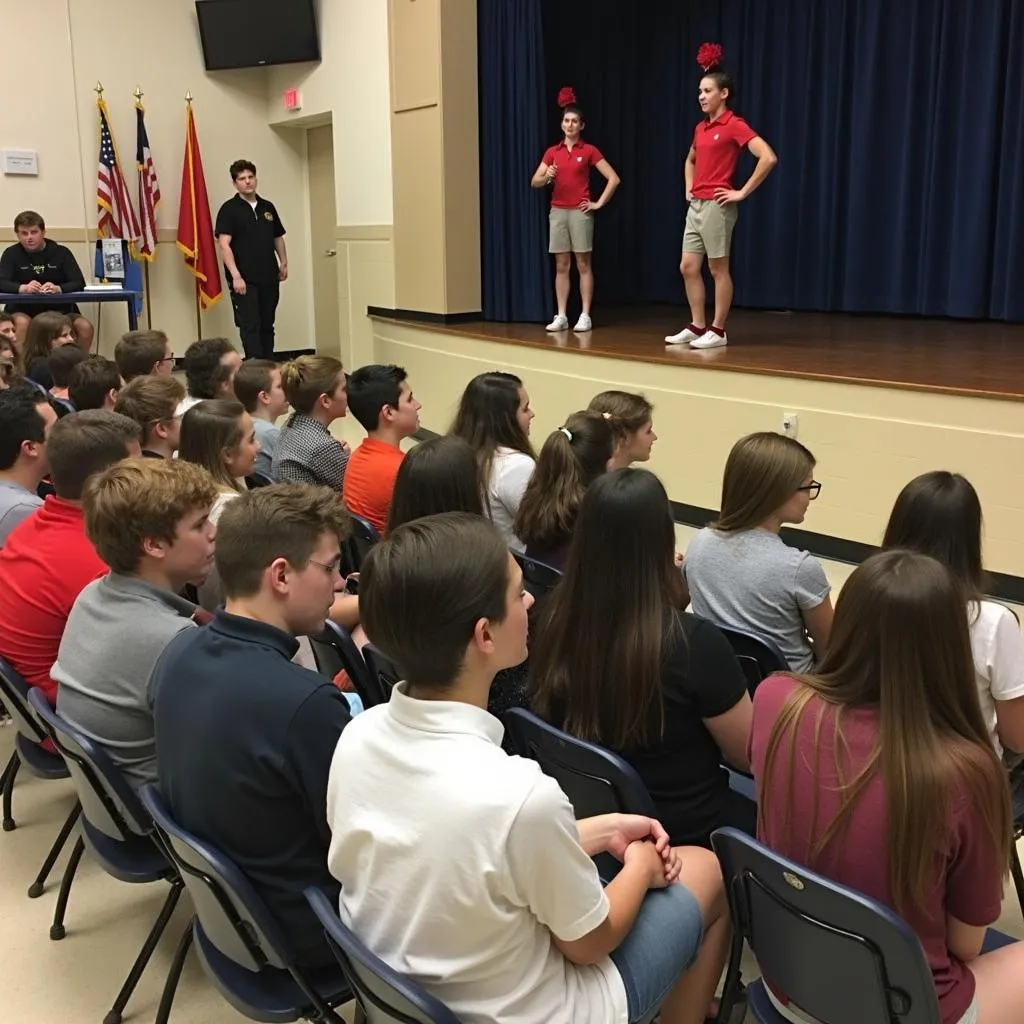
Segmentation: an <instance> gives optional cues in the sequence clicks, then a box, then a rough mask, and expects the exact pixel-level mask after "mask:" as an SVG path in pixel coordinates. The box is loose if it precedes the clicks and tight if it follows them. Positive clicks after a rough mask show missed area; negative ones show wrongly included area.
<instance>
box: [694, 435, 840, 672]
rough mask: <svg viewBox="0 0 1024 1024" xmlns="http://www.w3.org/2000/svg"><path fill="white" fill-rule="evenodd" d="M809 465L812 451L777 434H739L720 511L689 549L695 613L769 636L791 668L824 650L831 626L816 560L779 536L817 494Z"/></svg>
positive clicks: (805, 667) (806, 665) (804, 665)
mask: <svg viewBox="0 0 1024 1024" xmlns="http://www.w3.org/2000/svg"><path fill="white" fill-rule="evenodd" d="M814 465H815V460H814V456H813V455H812V454H811V452H809V451H808V450H807V449H806V448H805V447H804V446H803V445H802V444H800V443H799V442H798V441H794V440H793V439H792V438H789V437H783V435H782V434H773V433H770V432H764V433H758V434H749V435H748V436H747V437H742V438H740V440H739V441H737V442H736V443H735V444H734V445H733V447H732V451H730V452H729V458H728V460H727V461H726V463H725V473H724V474H723V478H722V511H721V513H720V514H719V517H718V519H717V521H715V522H713V523H711V524H710V526H707V527H705V528H704V529H703V530H700V531H699V532H698V533H697V535H696V536H695V537H694V538H693V540H691V541H690V546H689V547H688V548H687V550H686V565H685V573H686V583H687V586H688V587H689V590H690V597H691V600H692V605H693V611H694V614H696V615H700V616H702V617H703V618H705V619H710V620H711V621H712V622H714V623H717V624H718V625H719V626H725V627H727V628H728V629H736V630H740V631H742V632H744V633H752V634H753V635H754V636H757V637H761V638H763V639H765V640H770V641H772V642H773V643H774V644H775V645H776V646H777V647H778V648H779V650H780V651H781V653H782V654H783V655H784V656H785V659H786V662H787V663H788V665H789V667H790V668H791V669H793V670H794V671H796V672H807V671H810V669H811V668H812V666H813V665H814V661H815V658H816V657H817V658H820V657H821V655H822V653H823V652H824V650H825V647H826V645H827V643H828V634H829V629H830V627H831V625H832V601H831V599H830V597H829V591H830V589H831V588H830V587H829V582H828V580H827V579H826V578H825V570H824V569H823V568H822V567H821V563H820V562H819V561H818V560H817V559H816V558H814V556H813V555H810V554H808V553H807V552H806V551H800V550H798V549H797V548H792V547H789V546H788V545H787V544H786V543H785V542H784V541H783V540H782V538H781V536H780V535H779V534H780V531H781V529H782V527H783V526H784V525H786V524H787V523H802V522H803V521H804V516H805V515H806V514H807V509H808V506H809V505H810V503H811V502H812V501H813V500H814V499H815V498H817V497H818V494H819V493H820V491H821V484H820V483H818V481H817V480H815V479H814V475H813V474H814ZM808 634H810V637H811V640H813V642H814V646H813V647H812V646H811V644H810V643H808V640H807V635H808Z"/></svg>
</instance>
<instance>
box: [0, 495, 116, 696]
mask: <svg viewBox="0 0 1024 1024" xmlns="http://www.w3.org/2000/svg"><path fill="white" fill-rule="evenodd" d="M106 573H107V567H106V565H104V563H103V562H102V561H101V560H100V557H99V555H97V554H96V551H95V549H94V548H93V546H92V544H91V543H90V541H89V538H88V537H86V535H85V521H84V518H83V516H82V509H81V506H79V505H75V504H73V503H72V502H69V501H64V500H63V499H62V498H54V497H49V498H47V499H46V501H45V502H44V504H43V507H42V508H40V509H39V510H38V511H36V512H34V513H33V514H32V515H30V516H29V517H28V518H27V519H25V520H23V521H22V522H21V523H19V524H18V525H17V526H16V527H15V528H14V530H12V531H11V535H10V536H9V537H8V538H7V543H5V544H4V546H3V548H0V655H3V657H4V658H6V659H7V660H8V661H9V662H10V663H11V665H12V666H13V667H14V668H15V669H17V671H18V672H20V673H21V674H22V675H23V676H24V677H25V679H26V680H27V681H28V684H29V685H30V686H38V687H40V688H41V689H42V690H43V691H44V692H45V693H46V697H47V700H49V702H50V703H51V704H56V702H57V684H56V683H55V682H54V681H53V680H52V679H51V678H50V669H51V668H52V667H53V663H54V662H55V661H56V660H57V650H58V648H59V647H60V638H61V637H62V636H63V634H64V624H65V623H66V622H67V619H68V615H69V614H70V613H71V606H72V605H73V604H74V603H75V598H77V597H78V595H79V594H80V593H81V592H82V590H83V588H84V587H85V586H86V584H88V583H91V582H92V581H93V580H95V579H98V578H99V577H100V576H104V575H106Z"/></svg>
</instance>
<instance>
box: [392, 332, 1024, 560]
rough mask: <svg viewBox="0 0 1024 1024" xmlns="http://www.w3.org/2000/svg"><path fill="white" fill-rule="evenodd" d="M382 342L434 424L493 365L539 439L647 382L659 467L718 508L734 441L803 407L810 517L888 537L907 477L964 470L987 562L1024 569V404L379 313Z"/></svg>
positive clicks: (447, 416) (874, 539) (830, 527)
mask: <svg viewBox="0 0 1024 1024" xmlns="http://www.w3.org/2000/svg"><path fill="white" fill-rule="evenodd" d="M374 354H375V357H376V359H377V361H379V362H396V363H400V364H401V365H403V366H405V367H406V368H407V369H408V370H409V375H410V378H411V379H412V381H413V385H414V387H415V389H416V395H417V397H418V398H419V399H420V400H421V401H422V402H423V411H422V413H421V418H422V422H423V424H424V426H426V427H429V428H430V429H432V430H437V431H444V430H446V429H447V427H448V425H449V423H450V422H451V418H452V415H453V413H454V411H455V406H456V403H457V401H458V398H459V395H460V393H461V391H462V389H463V387H464V386H465V384H466V382H467V381H468V380H469V379H470V378H471V377H473V376H474V375H475V374H477V373H482V372H483V371H485V370H489V369H498V368H500V369H505V370H509V371H510V372H513V373H517V374H519V375H520V376H521V377H522V378H523V380H524V381H525V383H526V386H527V389H528V391H529V393H530V396H531V399H532V403H533V407H534V409H535V410H536V412H537V418H536V420H535V421H534V427H533V439H534V443H535V444H537V445H540V444H541V443H542V441H543V438H544V436H545V435H546V434H547V433H548V432H549V431H551V430H552V429H554V428H555V427H557V426H558V425H559V423H560V422H561V420H562V418H563V417H564V416H565V415H566V414H567V413H569V412H571V411H573V410H575V409H580V408H585V407H586V405H587V402H588V401H589V400H590V398H591V397H592V396H593V395H594V394H595V393H596V392H598V391H602V390H605V389H606V388H611V387H616V388H625V389H628V390H637V391H643V392H644V393H645V394H646V395H647V397H648V398H650V399H651V401H652V402H654V404H655V430H656V431H657V433H658V436H659V441H658V443H657V444H656V445H655V446H654V452H653V456H652V459H651V462H650V468H651V469H652V470H653V471H654V472H656V473H657V474H658V475H659V476H660V477H661V478H662V480H663V481H664V482H665V486H666V487H667V488H668V492H669V495H670V496H671V497H672V498H673V499H674V500H676V501H681V502H685V503H688V504H692V505H700V506H705V507H708V508H717V507H718V501H719V493H720V488H721V472H722V467H723V465H724V463H725V458H726V455H727V454H728V451H729V448H730V447H731V445H732V444H733V442H734V441H735V440H736V439H737V438H738V437H740V436H742V435H743V434H746V433H749V432H751V431H754V430H778V429H780V427H781V420H782V414H783V412H784V411H795V412H797V413H798V414H799V424H800V440H801V441H802V442H803V443H804V444H806V445H807V446H808V447H809V448H810V449H811V450H812V451H813V452H814V453H815V455H816V456H817V459H818V467H817V470H816V476H817V478H818V479H819V480H821V481H822V482H823V483H824V488H823V490H822V494H821V498H820V499H819V500H818V501H816V502H815V503H814V504H813V505H812V506H811V511H810V515H809V516H808V519H807V522H806V529H808V530H812V531H815V532H818V533H825V534H831V535H834V536H837V537H845V538H849V539H851V540H857V541H863V542H866V543H871V544H877V543H879V541H880V540H881V537H882V534H883V532H884V528H885V522H886V519H887V517H888V513H889V509H890V508H891V506H892V503H893V500H894V499H895V497H896V495H897V493H898V492H899V490H900V488H901V487H902V486H903V485H904V484H905V483H906V482H907V481H908V480H910V479H911V478H912V477H914V476H916V475H917V474H919V473H923V472H926V471H928V470H931V469H938V468H944V469H950V470H955V471H959V472H962V473H964V474H965V475H967V476H968V477H969V478H970V479H971V481H972V482H973V483H974V485H975V487H977V489H978V492H979V494H980V496H981V500H982V503H983V505H984V508H985V517H986V563H987V565H988V568H989V569H992V570H994V571H1000V572H1006V573H1012V574H1014V575H1024V536H1022V535H1021V532H1020V522H1021V516H1022V514H1024V406H1021V405H1020V404H1019V403H1013V402H997V401H987V400H984V399H977V398H962V397H951V396H946V395H939V394H928V393H923V392H914V391H898V390H894V389H885V388H865V387H857V386H853V385H845V384H829V383H821V382H815V381H806V380H795V379H790V378H785V377H765V376H757V375H750V374H743V373H728V372H724V371H718V370H708V369H699V368H692V367H685V366H678V367H666V366H663V365H655V364H644V363H635V362H627V361H624V360H613V359H607V358H604V357H600V356H590V355H586V354H583V355H580V354H577V353H572V352H560V351H558V350H545V349H532V348H525V347H522V346H516V345H504V344H501V343H498V342H490V341H483V340H480V339H476V338H466V337H462V336H458V335H452V334H445V333H441V332H439V331H432V330H429V329H425V328H414V327H407V326H402V325H398V324H395V323H392V322H389V321H378V322H375V325H374Z"/></svg>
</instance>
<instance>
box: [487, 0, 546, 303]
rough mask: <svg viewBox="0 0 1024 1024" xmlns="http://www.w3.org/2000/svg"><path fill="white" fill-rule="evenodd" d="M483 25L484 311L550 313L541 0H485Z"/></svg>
mask: <svg viewBox="0 0 1024 1024" xmlns="http://www.w3.org/2000/svg"><path fill="white" fill-rule="evenodd" d="M477 33H478V47H479V58H478V59H479V67H480V74H479V90H480V180H481V196H480V200H481V225H480V239H481V247H482V252H481V256H482V265H483V289H482V290H483V314H484V317H485V318H486V319H488V320H547V318H548V316H550V314H551V311H552V310H553V308H554V306H553V302H554V299H553V286H552V280H551V277H552V274H551V270H550V268H549V266H548V264H549V262H550V258H549V257H548V256H547V255H546V253H547V212H546V205H545V198H546V190H545V192H542V191H540V190H535V189H532V188H530V176H531V175H532V174H533V171H534V168H535V167H536V166H537V164H538V163H539V162H540V159H541V157H542V156H543V155H544V150H545V149H546V148H547V146H549V145H550V144H551V140H548V139H546V135H545V124H546V114H545V93H544V42H543V33H542V21H541V0H479V3H478V5H477ZM552 102H553V101H552Z"/></svg>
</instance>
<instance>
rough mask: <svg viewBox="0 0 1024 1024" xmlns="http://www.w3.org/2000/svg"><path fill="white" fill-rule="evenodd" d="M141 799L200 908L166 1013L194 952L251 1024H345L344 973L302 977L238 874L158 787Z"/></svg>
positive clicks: (175, 965) (177, 960)
mask: <svg viewBox="0 0 1024 1024" xmlns="http://www.w3.org/2000/svg"><path fill="white" fill-rule="evenodd" d="M139 796H140V798H141V800H142V803H143V805H144V806H145V808H146V810H147V811H148V812H149V814H150V816H151V818H152V820H153V823H154V825H155V827H156V831H157V835H158V836H159V837H160V840H161V842H162V843H163V845H164V847H165V849H166V850H167V852H168V854H169V856H170V857H171V858H172V859H173V861H174V862H175V864H176V865H177V867H178V869H179V871H180V872H181V877H182V880H183V881H184V883H185V887H186V888H187V889H188V891H189V895H190V896H191V897H192V903H193V905H194V907H195V917H194V918H193V920H192V926H191V927H190V928H189V929H187V930H186V932H185V934H184V935H183V936H182V938H181V942H180V943H179V945H178V950H177V952H176V953H175V955H174V960H173V962H172V964H171V970H170V975H169V976H168V979H167V986H166V987H165V989H164V998H163V1000H161V1007H163V1005H164V1004H165V1003H166V1004H169V1002H170V1000H171V999H172V998H173V992H174V988H175V987H176V986H177V983H178V978H179V976H180V974H181V969H182V967H183V966H184V963H185V957H186V956H187V955H188V951H189V947H190V946H191V945H193V944H194V945H195V948H196V953H197V954H198V956H199V962H200V963H201V964H202V966H203V969H204V970H205V971H206V974H207V976H208V977H209V978H210V980H211V981H212V982H213V983H214V985H215V986H216V987H217V989H218V991H219V992H220V993H221V995H222V996H223V997H224V998H225V999H226V1000H227V1002H228V1003H230V1004H231V1005H232V1006H233V1007H234V1008H235V1009H236V1010H237V1011H238V1012H239V1013H241V1014H243V1015H244V1016H246V1017H248V1018H249V1019H250V1020H257V1021H269V1022H277V1021H281V1022H285V1021H296V1020H303V1019H306V1020H313V1021H332V1022H337V1024H340V1021H341V1018H340V1017H339V1016H338V1015H337V1014H336V1013H335V1012H334V1011H333V1010H332V1009H331V1007H332V1006H337V1005H338V1004H340V1003H344V1002H347V1001H348V1000H350V999H351V998H352V992H351V990H350V989H349V987H348V983H347V982H346V981H345V976H344V974H343V972H342V971H341V970H340V969H338V968H335V967H333V966H332V967H329V968H327V969H325V970H321V971H305V970H303V969H302V968H301V967H300V966H299V965H298V964H297V963H296V961H295V957H294V956H293V955H292V953H291V952H290V950H289V947H288V943H287V942H286V940H285V938H284V935H283V934H282V932H281V929H280V927H279V925H278V924H277V922H276V921H275V920H274V918H273V916H272V914H271V913H270V911H269V909H268V908H267V905H266V904H265V903H264V902H263V900H262V899H261V898H260V896H259V895H258V894H257V893H256V891H255V889H253V887H252V884H251V883H250V882H249V880H248V879H247V878H246V877H245V875H244V874H243V873H242V872H241V871H240V870H239V869H238V867H237V866H236V865H235V864H233V863H232V862H231V861H230V860H229V859H228V858H227V857H225V856H224V854H223V853H221V852H220V851H219V850H217V849H216V848H215V847H213V846H212V845H211V844H209V843H207V842H205V841H204V840H202V839H200V838H198V837H197V836H194V835H192V834H191V833H189V832H187V831H186V830H185V829H183V828H182V827H181V826H180V825H179V824H178V823H177V822H175V821H174V819H173V818H172V817H171V815H170V812H169V811H168V809H167V806H166V805H165V804H164V801H163V798H162V797H161V796H160V793H159V791H158V790H157V788H156V786H154V785H146V786H143V787H142V789H141V790H140V791H139Z"/></svg>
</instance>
